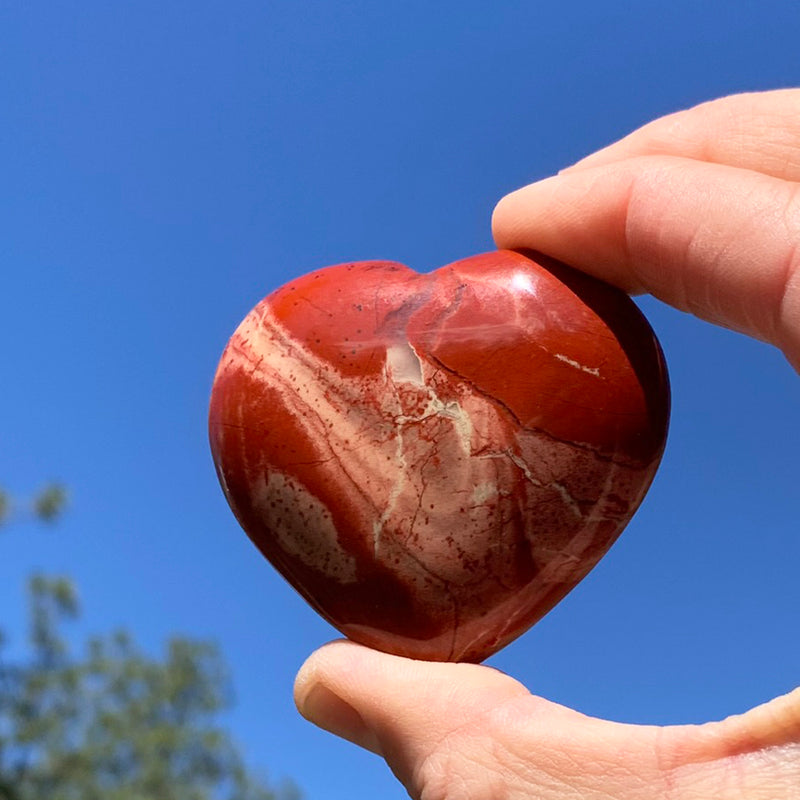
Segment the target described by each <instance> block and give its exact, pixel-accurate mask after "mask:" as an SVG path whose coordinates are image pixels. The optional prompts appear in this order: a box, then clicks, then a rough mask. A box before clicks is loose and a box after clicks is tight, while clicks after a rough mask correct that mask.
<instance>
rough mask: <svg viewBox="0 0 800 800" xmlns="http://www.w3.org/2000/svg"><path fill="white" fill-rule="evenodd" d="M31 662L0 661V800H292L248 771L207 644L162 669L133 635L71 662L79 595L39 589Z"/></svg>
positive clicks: (56, 581) (53, 582)
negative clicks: (69, 635) (69, 631)
mask: <svg viewBox="0 0 800 800" xmlns="http://www.w3.org/2000/svg"><path fill="white" fill-rule="evenodd" d="M29 598H30V622H29V637H30V651H31V652H30V657H29V659H28V660H27V661H25V662H24V663H16V662H14V663H5V662H4V661H0V799H1V800H44V799H45V798H47V800H279V798H280V799H281V800H289V798H298V797H299V794H298V793H297V791H296V790H295V789H294V788H293V787H291V786H286V787H284V788H282V789H280V790H272V789H269V788H267V786H266V785H265V784H264V783H263V782H262V781H260V780H259V779H257V778H255V777H254V776H253V775H252V774H251V773H249V772H248V770H247V769H246V767H245V765H244V763H243V761H242V758H241V756H240V755H239V753H238V751H237V749H236V748H235V746H234V745H233V743H232V742H231V740H230V738H229V736H228V735H227V734H226V733H225V731H224V730H223V729H222V728H221V727H219V725H218V723H217V717H218V716H219V713H220V712H221V711H223V710H224V709H225V708H226V707H227V706H228V704H229V702H230V690H229V683H228V679H227V675H226V672H225V668H224V665H223V663H222V660H221V658H220V655H219V653H218V651H217V649H216V648H215V647H214V646H213V645H211V644H208V643H204V642H196V641H191V640H188V639H183V638H174V639H172V640H171V641H170V642H169V644H168V647H167V652H166V655H165V657H164V658H163V660H159V659H156V658H152V657H150V656H148V655H147V654H145V653H144V652H143V651H142V650H141V649H140V648H139V647H138V646H137V645H136V644H135V642H134V641H133V640H132V639H131V637H130V636H129V635H128V634H126V633H124V632H118V633H115V634H113V635H110V636H106V637H99V638H94V639H91V640H90V641H89V642H88V643H87V645H86V647H85V649H84V651H83V652H82V653H81V654H79V655H77V656H76V655H73V653H72V651H71V648H70V646H69V644H68V643H67V641H66V640H65V639H64V637H63V635H62V626H63V623H64V622H65V621H67V620H69V619H70V618H75V617H76V616H77V615H78V598H77V593H76V590H75V588H74V586H73V584H72V583H71V582H70V581H69V580H67V579H65V578H61V577H56V578H52V577H43V576H34V577H33V578H32V579H31V580H30V582H29Z"/></svg>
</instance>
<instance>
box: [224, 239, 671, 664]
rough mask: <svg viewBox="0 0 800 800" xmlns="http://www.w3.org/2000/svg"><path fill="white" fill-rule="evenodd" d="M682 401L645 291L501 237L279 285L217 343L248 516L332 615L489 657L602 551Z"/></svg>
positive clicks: (227, 449)
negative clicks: (484, 244) (512, 245)
mask: <svg viewBox="0 0 800 800" xmlns="http://www.w3.org/2000/svg"><path fill="white" fill-rule="evenodd" d="M668 415H669V389H668V383H667V375H666V369H665V366H664V361H663V358H662V355H661V350H660V348H659V345H658V342H657V341H656V339H655V336H654V334H653V332H652V330H651V329H650V327H649V325H648V323H647V322H646V320H645V319H644V317H643V316H642V315H641V313H640V312H639V311H638V309H637V308H636V306H635V305H634V303H633V302H632V301H631V300H630V298H628V297H627V296H626V295H625V294H623V293H622V292H620V291H618V290H617V289H614V288H612V287H609V286H607V285H605V284H602V283H599V282H598V281H596V280H594V279H592V278H589V277H586V276H584V275H581V274H579V273H577V272H574V271H572V270H570V269H569V268H567V267H564V266H563V265H560V264H557V263H555V262H552V261H549V260H546V259H544V258H543V257H541V256H538V255H533V254H522V253H517V252H511V251H498V252H493V253H486V254H483V255H479V256H475V257H473V258H468V259H465V260H463V261H459V262H456V263H454V264H450V265H449V266H446V267H442V268H441V269H439V270H437V271H435V272H433V273H429V274H418V273H415V272H413V271H412V270H410V269H408V268H407V267H404V266H402V265H400V264H395V263H391V262H361V263H354V264H343V265H340V266H335V267H328V268H327V269H323V270H319V271H317V272H313V273H311V274H309V275H305V276H304V277H301V278H298V279H297V280H295V281H292V282H291V283H289V284H287V285H286V286H284V287H282V288H280V289H278V290H277V291H275V292H274V293H273V294H271V295H269V297H267V298H266V299H264V300H263V301H262V302H261V303H259V305H258V306H256V308H255V309H253V311H252V312H251V313H250V314H249V315H248V317H247V318H246V319H245V320H244V322H243V323H242V324H241V325H240V327H239V328H238V330H237V331H236V332H235V333H234V335H233V337H232V338H231V340H230V342H229V344H228V346H227V348H226V350H225V352H224V354H223V356H222V359H221V361H220V365H219V368H218V371H217V375H216V378H215V381H214V388H213V392H212V398H211V409H210V419H209V430H210V439H211V449H212V452H213V456H214V460H215V463H216V467H217V472H218V475H219V478H220V482H221V484H222V487H223V490H224V492H225V495H226V497H227V499H228V501H229V503H230V505H231V508H232V509H233V511H234V513H235V514H236V517H237V518H238V520H239V522H240V523H241V525H242V527H243V528H244V529H245V531H246V532H247V534H248V535H249V536H250V538H251V539H252V540H253V542H254V543H255V544H256V546H257V547H258V548H259V550H261V552H262V553H263V554H264V555H265V556H266V557H267V558H268V559H269V560H270V561H271V562H272V564H273V565H274V566H275V567H276V568H277V569H278V570H279V571H280V572H281V573H282V574H283V575H284V577H285V578H286V579H287V580H288V581H289V583H290V584H291V585H292V586H294V587H295V589H297V591H298V592H300V594H301V595H302V596H303V597H305V598H306V600H307V601H308V602H309V603H310V604H311V605H312V606H313V607H314V608H315V609H316V610H317V611H318V612H319V613H320V614H322V616H323V617H325V618H326V619H327V620H329V621H330V622H331V623H332V624H333V625H335V626H336V627H337V628H338V629H339V630H340V631H341V632H342V633H344V634H345V635H346V636H348V637H350V638H351V639H354V640H356V641H359V642H362V643H364V644H367V645H370V646H372V647H375V648H378V649H382V650H387V651H390V652H393V653H398V654H400V655H405V656H410V657H414V658H423V659H429V660H460V661H481V660H483V659H485V658H486V657H487V656H489V655H491V654H492V653H493V652H495V651H497V650H498V649H500V648H501V647H503V646H504V645H506V644H507V643H508V642H510V641H511V640H513V639H514V638H516V637H517V636H519V635H520V634H521V633H523V632H524V631H525V630H527V629H528V628H529V627H530V626H531V625H532V624H533V623H534V622H536V621H537V620H538V619H539V618H541V617H542V616H543V615H544V614H545V613H546V612H547V611H549V610H550V609H551V608H552V607H553V606H554V605H555V604H556V603H557V602H558V601H559V600H561V598H563V597H564V595H565V594H567V592H569V591H570V589H572V588H573V587H574V586H575V585H576V584H577V583H578V582H579V581H580V580H581V579H582V578H583V577H584V576H585V575H586V574H587V573H588V572H589V570H591V568H592V567H593V566H594V565H595V564H596V563H597V562H598V560H599V559H600V558H601V557H602V556H603V555H604V554H605V552H606V551H607V550H608V548H609V547H610V546H611V544H612V543H613V542H614V540H615V539H616V538H617V536H618V535H619V533H620V532H621V530H622V529H623V527H624V526H625V524H626V523H627V522H628V520H629V519H630V517H631V516H632V515H633V513H634V512H635V510H636V509H637V507H638V506H639V504H640V502H641V500H642V498H643V497H644V494H645V492H646V491H647V489H648V487H649V485H650V483H651V481H652V478H653V476H654V474H655V471H656V468H657V466H658V463H659V460H660V458H661V454H662V451H663V448H664V442H665V438H666V431H667V421H668Z"/></svg>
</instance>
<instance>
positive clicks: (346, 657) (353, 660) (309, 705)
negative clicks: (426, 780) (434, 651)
mask: <svg viewBox="0 0 800 800" xmlns="http://www.w3.org/2000/svg"><path fill="white" fill-rule="evenodd" d="M294 696H295V703H296V704H297V708H298V710H299V711H300V713H301V714H302V715H303V716H304V717H305V718H306V719H308V720H309V721H311V722H313V723H314V724H316V725H318V726H319V727H321V728H323V729H325V730H327V731H330V732H331V733H334V734H336V735H337V736H341V737H342V738H345V739H348V740H349V741H351V742H354V743H355V744H358V745H360V746H361V747H364V748H366V749H368V750H371V751H373V752H374V753H377V754H378V755H381V756H383V757H384V758H385V759H386V761H387V763H388V764H389V766H390V767H391V768H392V770H393V771H394V772H395V774H396V775H397V777H398V778H399V779H400V780H401V781H402V782H403V783H404V784H406V786H408V785H409V781H410V780H412V779H413V776H414V774H415V772H417V771H418V769H419V767H420V765H422V764H423V763H424V762H425V760H426V759H427V758H428V757H429V756H430V755H431V754H432V753H433V752H435V751H436V749H437V748H438V747H439V745H440V744H441V743H442V742H443V741H444V740H445V739H447V737H448V736H450V735H451V734H452V733H453V732H454V731H456V730H459V729H463V728H465V727H470V726H471V725H472V724H474V723H475V722H476V721H477V720H479V718H480V717H482V716H485V715H486V714H487V713H490V712H491V711H492V710H494V709H497V708H498V707H499V706H501V705H502V704H504V703H505V702H506V701H508V700H514V699H516V698H519V697H521V696H529V692H528V690H527V689H525V687H524V686H523V685H522V684H520V683H518V682H517V681H515V680H514V679H513V678H510V677H508V676H507V675H504V674H503V673H501V672H499V671H497V670H495V669H492V668H490V667H485V666H480V665H477V664H461V663H459V664H453V663H431V662H426V661H414V660H412V659H408V658H401V657H399V656H392V655H388V654H386V653H381V652H378V651H375V650H371V649H369V648H367V647H363V646H361V645H357V644H354V643H353V642H349V641H335V642H332V643H330V644H328V645H325V646H324V647H322V648H321V649H319V650H317V652H315V653H314V654H313V655H312V656H311V657H310V658H309V659H308V660H307V661H306V663H305V664H304V665H303V666H302V668H301V669H300V672H299V674H298V676H297V680H296V681H295V689H294Z"/></svg>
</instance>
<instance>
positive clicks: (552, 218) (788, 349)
mask: <svg viewBox="0 0 800 800" xmlns="http://www.w3.org/2000/svg"><path fill="white" fill-rule="evenodd" d="M493 225H494V233H495V239H496V241H497V244H498V246H499V247H510V248H531V249H535V250H539V251H542V252H544V253H546V254H547V255H550V256H553V257H555V258H559V259H561V260H563V261H566V262H567V263H570V264H572V265H574V266H576V267H579V268H581V269H584V270H585V271H587V272H591V273H593V274H594V275H596V276H598V277H600V278H603V279H604V280H607V281H609V282H611V283H615V284H617V285H619V286H621V287H622V288H624V289H626V290H628V291H630V292H645V291H646V292H650V293H652V294H654V295H655V296H657V297H659V298H660V299H662V300H664V301H665V302H668V303H671V304H672V305H674V306H676V307H678V308H680V309H683V310H686V311H690V312H692V313H694V314H696V315H697V316H699V317H702V318H703V319H707V320H709V321H712V322H715V323H718V324H722V325H725V326H727V327H730V328H734V329H736V330H740V331H743V332H745V333H748V334H750V335H753V336H756V337H758V338H760V339H763V340H765V341H768V342H771V343H772V344H775V345H776V346H778V347H780V348H781V349H782V350H783V352H784V353H785V354H786V357H787V358H788V359H789V361H790V363H792V364H793V365H794V367H795V368H797V369H800V266H799V265H800V91H782V92H770V93H764V94H754V95H742V96H737V97H732V98H726V99H723V100H719V101H715V102H713V103H710V104H705V105H703V106H700V107H698V108H695V109H692V110H690V111H686V112H682V113H680V114H676V115H672V116H670V117H666V118H664V119H661V120H657V121H656V122H654V123H651V124H650V125H648V126H646V127H645V128H643V129H641V130H639V131H637V132H636V133H634V134H632V135H631V136H629V137H628V138H626V139H623V140H622V141H621V142H618V143H617V144H615V145H612V146H611V147H609V148H606V149H605V150H602V151H600V152H599V153H596V154H594V155H593V156H590V157H589V158H588V159H585V160H584V161H582V162H580V163H579V164H577V165H575V166H574V167H571V168H570V169H568V170H565V171H564V172H562V173H561V174H560V175H559V176H557V177H554V178H549V179H547V180H545V181H542V182H540V183H537V184H533V185H532V186H529V187H526V188H524V189H521V190H519V191H518V192H515V193H513V194H511V195H509V196H507V197H506V198H504V199H503V200H502V201H501V202H500V203H499V205H498V207H497V209H496V211H495V215H494V221H493ZM295 699H296V702H297V705H298V708H299V709H300V711H301V713H303V715H304V716H306V717H307V718H308V719H310V720H311V721H313V722H315V723H316V724H317V725H319V726H321V727H323V728H325V729H327V730H329V731H332V732H333V733H336V734H337V735H339V736H342V737H344V738H346V739H349V740H350V741H353V742H355V743H356V744H359V745H360V746H362V747H365V748H367V749H369V750H372V751H374V752H376V753H378V754H379V755H381V756H383V757H384V758H385V759H386V761H387V763H388V764H389V766H390V767H391V768H392V770H393V771H394V773H395V775H396V776H397V777H398V778H399V780H400V781H402V783H403V784H404V785H405V786H406V788H407V789H408V791H409V794H410V795H411V796H412V797H413V798H418V799H419V800H495V799H496V798H503V800H517V799H519V800H522V798H537V800H555V799H556V798H558V799H559V800H565V799H566V798H581V799H582V800H583V799H584V798H586V799H587V800H588V798H593V799H596V800H600V799H601V798H602V799H603V800H609V798H614V800H657V799H658V798H667V797H669V798H671V800H694V799H695V798H697V799H698V800H699V799H700V798H703V800H707V799H708V798H714V799H715V800H728V798H747V800H761V799H762V798H763V800H792V799H793V798H799V797H800V689H797V690H795V691H794V692H792V693H791V694H788V695H786V696H784V697H780V698H777V699H776V700H773V701H772V702H770V703H767V704H766V705H763V706H759V707H757V708H755V709H752V710H751V711H749V712H747V713H746V714H743V715H741V716H737V717H731V718H728V719H726V720H724V721H722V722H715V723H708V724H706V725H686V726H670V727H664V728H660V727H656V726H638V725H624V724H620V723H614V722H607V721H604V720H599V719H594V718H591V717H587V716H584V715H582V714H580V713H578V712H576V711H572V710H570V709H567V708H564V707H563V706H559V705H556V704H554V703H551V702H549V701H547V700H544V699H542V698H539V697H536V696H534V695H531V694H530V693H529V692H528V690H527V689H525V687H524V686H522V685H521V684H520V683H518V682H517V681H515V680H513V679H512V678H510V677H508V676H507V675H504V674H502V673H500V672H498V671H496V670H493V669H491V668H489V667H485V666H478V665H472V664H435V663H426V662H421V661H411V660H408V659H403V658H399V657H397V656H391V655H387V654H385V653H379V652H376V651H372V650H369V649H367V648H365V647H362V646H360V645H356V644H353V643H351V642H334V643H332V644H329V645H326V646H325V647H323V648H321V649H320V650H318V651H317V652H316V653H315V654H314V655H312V656H311V658H309V660H308V661H307V662H306V663H305V665H304V666H303V668H302V669H301V670H300V673H299V675H298V678H297V682H296V684H295Z"/></svg>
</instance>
